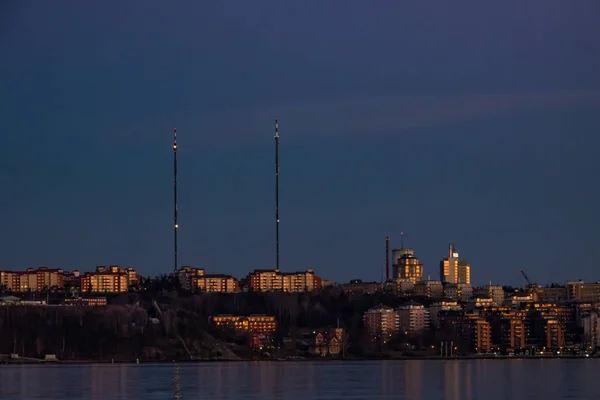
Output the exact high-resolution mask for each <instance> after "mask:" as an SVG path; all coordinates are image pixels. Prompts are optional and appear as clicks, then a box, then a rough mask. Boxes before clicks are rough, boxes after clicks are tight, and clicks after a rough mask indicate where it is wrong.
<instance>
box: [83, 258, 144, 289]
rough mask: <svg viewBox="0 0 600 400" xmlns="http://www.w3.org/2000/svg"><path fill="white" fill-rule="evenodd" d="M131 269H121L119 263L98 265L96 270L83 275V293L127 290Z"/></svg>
mask: <svg viewBox="0 0 600 400" xmlns="http://www.w3.org/2000/svg"><path fill="white" fill-rule="evenodd" d="M132 271H133V268H131V269H129V268H128V269H126V270H124V269H121V268H120V267H119V266H117V265H111V266H110V267H105V266H98V267H96V271H95V272H86V273H84V274H83V275H81V292H82V293H88V292H91V293H120V292H126V291H127V290H128V289H129V285H130V284H132V283H134V282H130V279H131V278H132Z"/></svg>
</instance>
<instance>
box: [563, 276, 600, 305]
mask: <svg viewBox="0 0 600 400" xmlns="http://www.w3.org/2000/svg"><path fill="white" fill-rule="evenodd" d="M565 286H566V292H567V298H568V299H569V300H577V301H598V300H600V282H595V283H585V282H583V281H572V282H567V283H566V284H565Z"/></svg>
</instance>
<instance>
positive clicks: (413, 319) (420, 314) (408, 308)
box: [396, 301, 429, 334]
mask: <svg viewBox="0 0 600 400" xmlns="http://www.w3.org/2000/svg"><path fill="white" fill-rule="evenodd" d="M396 311H397V313H398V329H399V330H400V331H404V332H406V333H408V334H412V333H416V332H420V331H423V330H425V329H429V310H428V309H426V308H425V307H424V306H423V305H421V304H419V303H417V302H414V301H410V302H409V303H408V304H405V305H403V306H400V307H398V309H397V310H396Z"/></svg>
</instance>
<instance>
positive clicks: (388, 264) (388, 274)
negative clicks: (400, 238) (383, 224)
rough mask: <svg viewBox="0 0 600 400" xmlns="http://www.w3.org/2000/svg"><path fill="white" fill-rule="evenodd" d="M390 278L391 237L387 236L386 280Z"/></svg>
mask: <svg viewBox="0 0 600 400" xmlns="http://www.w3.org/2000/svg"><path fill="white" fill-rule="evenodd" d="M389 280H390V238H389V237H386V238H385V281H386V282H387V281H389Z"/></svg>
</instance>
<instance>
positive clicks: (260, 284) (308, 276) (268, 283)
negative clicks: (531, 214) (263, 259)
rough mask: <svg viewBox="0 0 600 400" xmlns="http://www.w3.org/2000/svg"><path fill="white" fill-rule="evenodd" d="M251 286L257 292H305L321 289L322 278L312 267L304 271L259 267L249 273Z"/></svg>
mask: <svg viewBox="0 0 600 400" xmlns="http://www.w3.org/2000/svg"><path fill="white" fill-rule="evenodd" d="M248 281H249V282H250V288H251V289H252V290H253V291H256V292H271V291H280V292H305V291H313V290H318V289H321V287H322V280H321V278H319V277H318V276H316V275H315V272H314V271H313V270H312V269H307V270H306V271H304V272H291V273H287V272H281V271H279V270H276V269H275V270H268V269H257V270H254V271H253V272H251V273H250V274H249V275H248Z"/></svg>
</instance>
